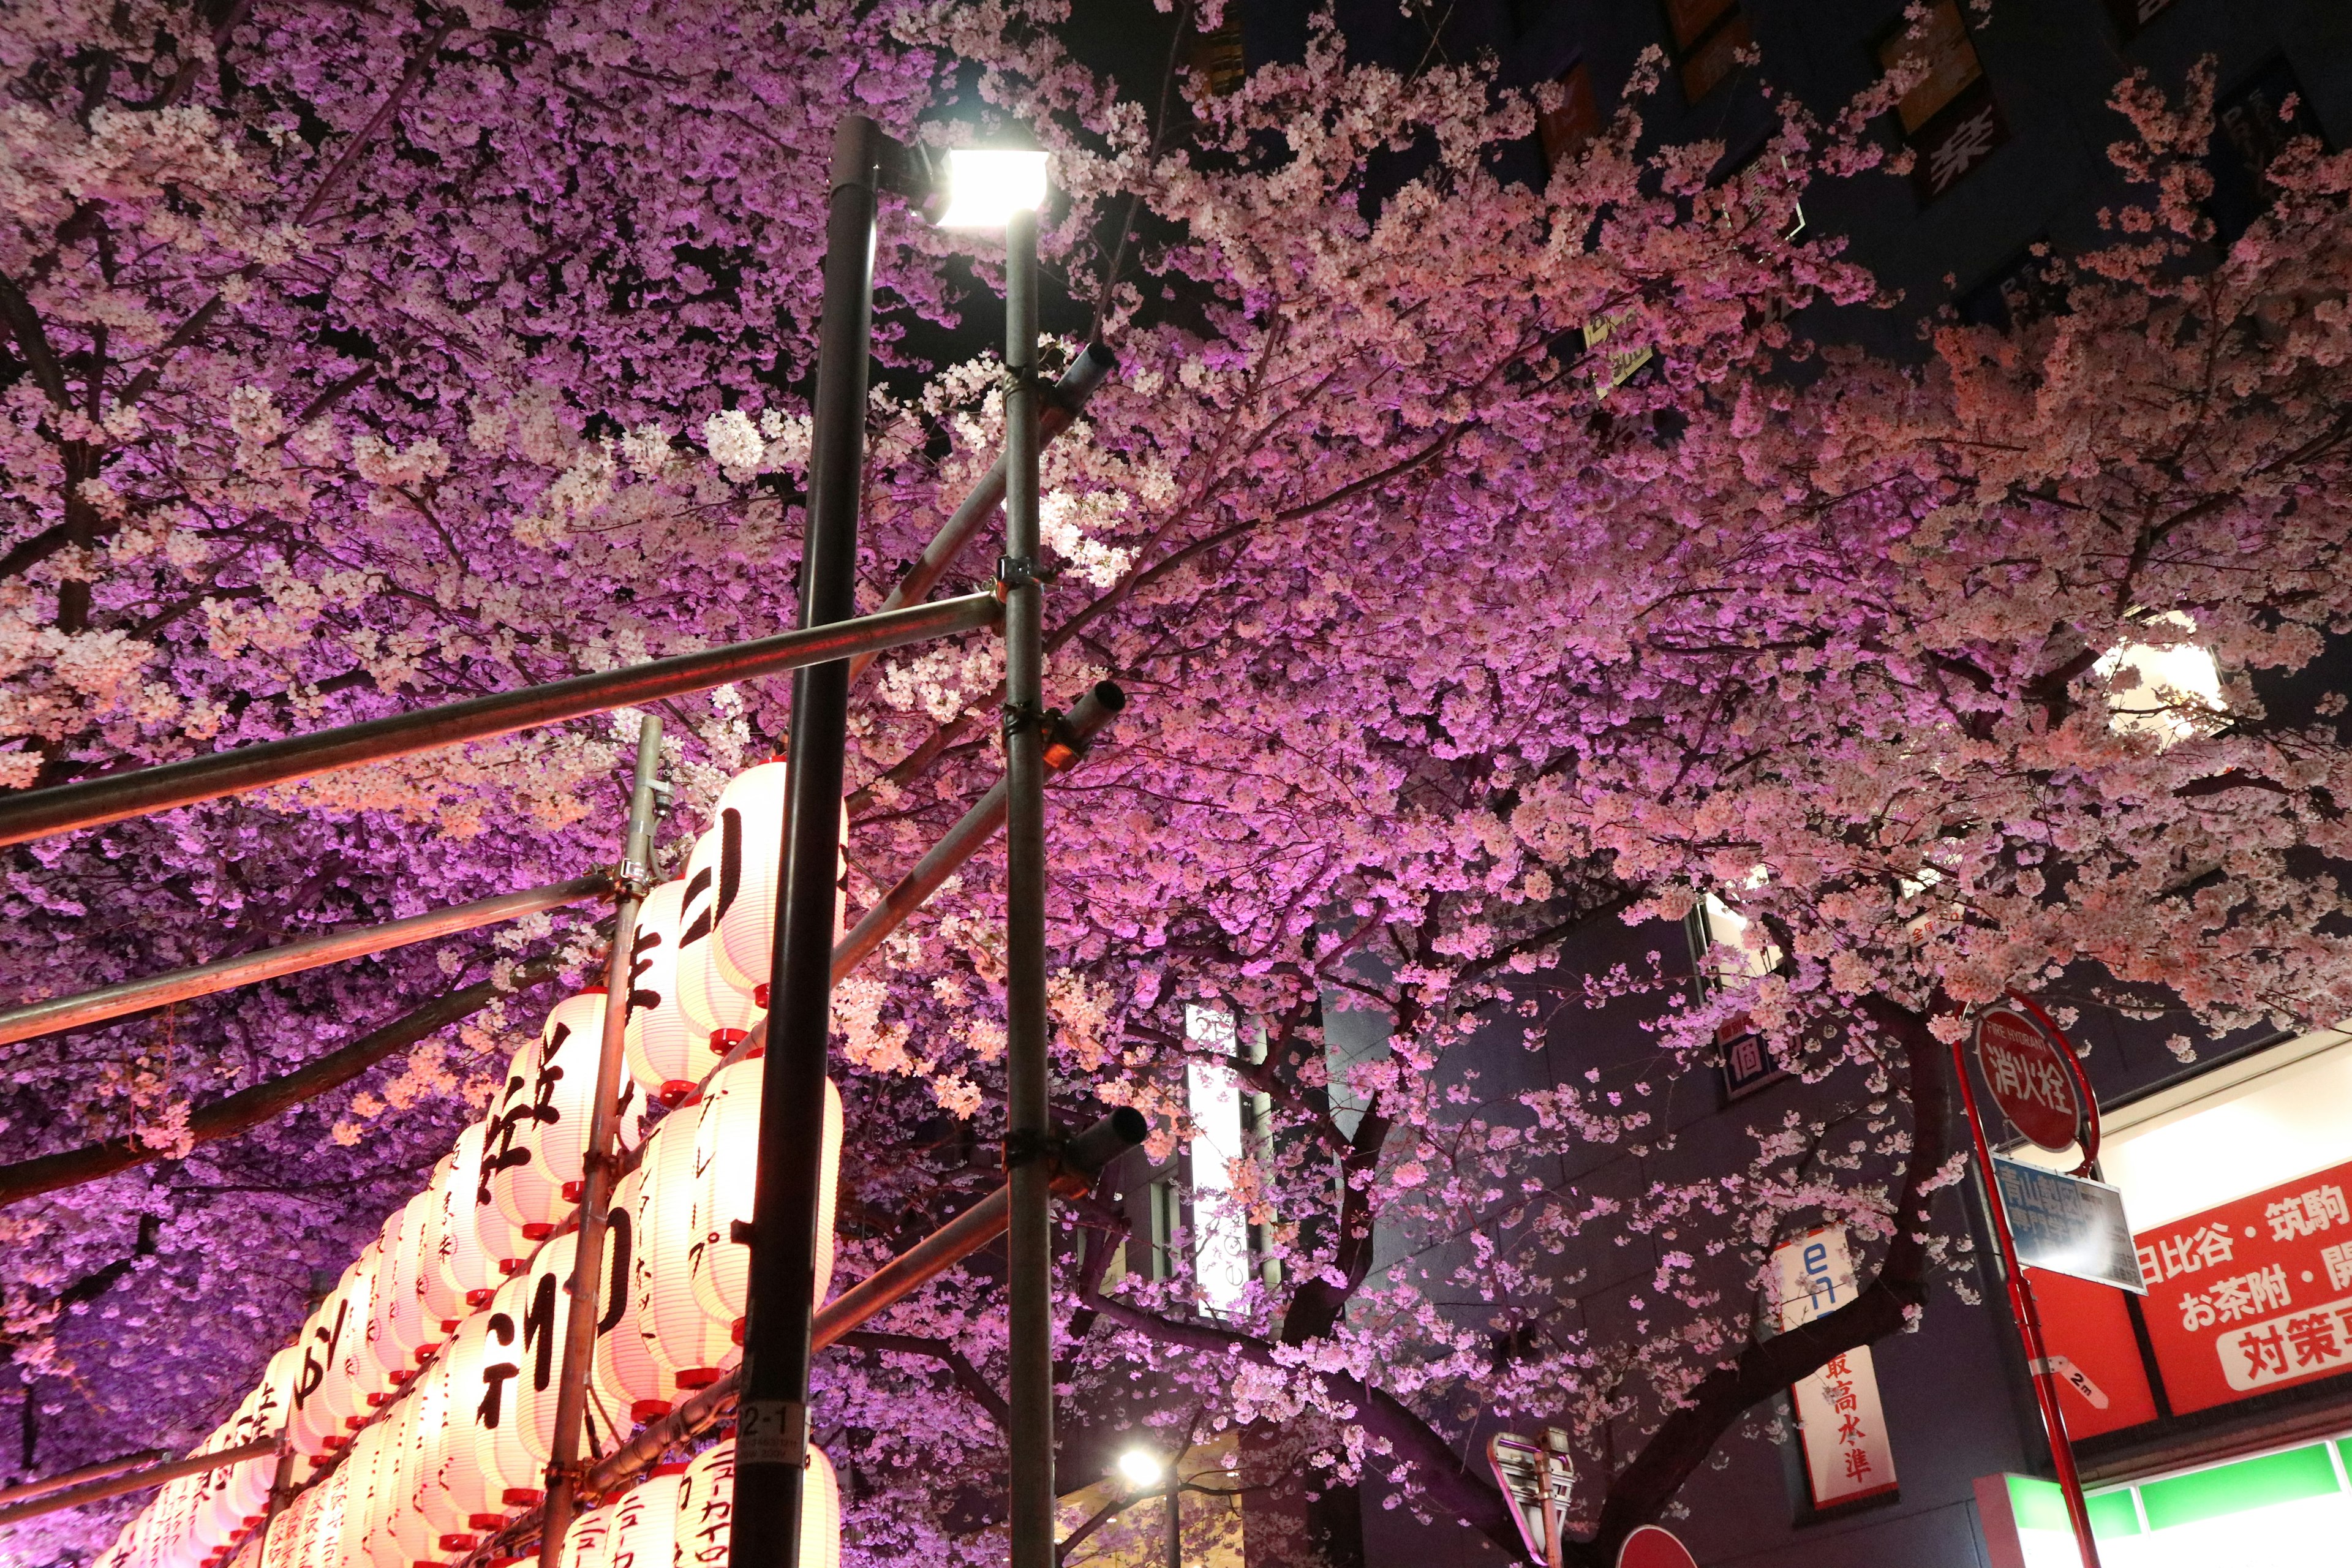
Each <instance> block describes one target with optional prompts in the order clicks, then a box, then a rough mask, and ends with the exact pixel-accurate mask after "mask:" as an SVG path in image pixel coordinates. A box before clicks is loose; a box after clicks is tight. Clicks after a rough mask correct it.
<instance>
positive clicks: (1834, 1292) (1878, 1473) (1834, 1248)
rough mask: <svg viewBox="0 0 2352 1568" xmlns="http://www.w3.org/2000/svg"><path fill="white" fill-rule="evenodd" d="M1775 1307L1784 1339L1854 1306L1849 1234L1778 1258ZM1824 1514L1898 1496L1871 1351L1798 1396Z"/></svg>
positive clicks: (1853, 1356) (1810, 1381) (1861, 1351)
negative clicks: (1847, 1505) (1850, 1303)
mask: <svg viewBox="0 0 2352 1568" xmlns="http://www.w3.org/2000/svg"><path fill="white" fill-rule="evenodd" d="M1772 1265H1773V1287H1774V1306H1775V1310H1776V1312H1777V1314H1778V1316H1779V1318H1780V1329H1781V1331H1782V1332H1786V1331H1789V1330H1790V1329H1793V1328H1795V1327H1797V1326H1798V1325H1799V1324H1800V1323H1809V1322H1811V1321H1813V1320H1814V1319H1815V1318H1818V1317H1820V1316H1822V1314H1823V1313H1825V1312H1830V1311H1832V1310H1836V1309H1837V1308H1840V1307H1843V1306H1844V1305H1845V1304H1846V1303H1847V1302H1848V1301H1851V1300H1853V1298H1854V1295H1855V1293H1856V1291H1855V1286H1854V1282H1853V1258H1852V1257H1850V1256H1849V1255H1848V1253H1847V1252H1846V1246H1845V1231H1844V1228H1843V1226H1824V1227H1822V1229H1819V1230H1811V1231H1807V1232H1806V1233H1805V1234H1804V1235H1802V1236H1801V1237H1797V1238H1796V1239H1795V1240H1793V1241H1787V1242H1783V1243H1782V1244H1781V1245H1780V1247H1777V1248H1775V1249H1774V1250H1773V1253H1772ZM1790 1396H1791V1398H1792V1400H1793V1401H1794V1403H1795V1405H1796V1407H1797V1425H1798V1427H1799V1430H1800V1433H1801V1436H1802V1438H1803V1441H1804V1446H1805V1479H1806V1481H1807V1483H1808V1484H1809V1485H1810V1486H1811V1489H1812V1495H1813V1506H1814V1507H1815V1508H1816V1509H1827V1508H1835V1507H1837V1506H1839V1505H1840V1504H1843V1503H1851V1502H1859V1501H1861V1500H1863V1499H1864V1498H1870V1497H1876V1496H1878V1495H1879V1494H1880V1493H1882V1492H1891V1491H1893V1490H1894V1489H1895V1451H1894V1449H1893V1448H1892V1447H1890V1446H1889V1444H1888V1443H1887V1440H1886V1416H1885V1412H1884V1411H1883V1410H1881V1409H1880V1407H1879V1403H1878V1374H1877V1372H1876V1371H1875V1369H1874V1367H1873V1365H1872V1363H1871V1358H1870V1347H1869V1346H1868V1345H1857V1346H1856V1347H1855V1348H1853V1350H1850V1351H1848V1352H1845V1354H1843V1355H1842V1356H1839V1357H1837V1358H1836V1359H1835V1360H1833V1361H1832V1362H1831V1363H1829V1364H1828V1365H1827V1366H1824V1367H1822V1369H1821V1371H1819V1372H1817V1373H1813V1374H1812V1375H1811V1377H1808V1378H1806V1379H1804V1380H1803V1381H1802V1382H1801V1383H1799V1384H1797V1386H1796V1387H1795V1388H1794V1389H1792V1390H1791V1391H1790Z"/></svg>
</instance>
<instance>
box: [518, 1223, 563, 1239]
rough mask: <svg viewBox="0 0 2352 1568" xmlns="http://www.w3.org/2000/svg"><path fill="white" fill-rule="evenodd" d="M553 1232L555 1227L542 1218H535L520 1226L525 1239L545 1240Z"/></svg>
mask: <svg viewBox="0 0 2352 1568" xmlns="http://www.w3.org/2000/svg"><path fill="white" fill-rule="evenodd" d="M554 1234H555V1227H554V1226H551V1225H550V1224H549V1223H548V1222H547V1221H545V1220H543V1219H535V1220H533V1221H531V1222H530V1224H529V1225H527V1226H523V1227H522V1238H523V1239H524V1240H525V1241H545V1240H546V1239H547V1238H548V1237H551V1236H553V1235H554Z"/></svg>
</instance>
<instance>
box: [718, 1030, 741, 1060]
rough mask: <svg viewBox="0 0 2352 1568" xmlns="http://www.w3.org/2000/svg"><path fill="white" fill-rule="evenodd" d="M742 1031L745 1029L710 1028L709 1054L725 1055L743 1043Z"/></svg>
mask: <svg viewBox="0 0 2352 1568" xmlns="http://www.w3.org/2000/svg"><path fill="white" fill-rule="evenodd" d="M744 1033H745V1031H743V1030H741V1029H713V1030H711V1031H710V1054H711V1055H713V1056H718V1057H723V1056H725V1055H726V1054H727V1053H728V1052H730V1051H731V1050H733V1049H734V1048H735V1047H737V1046H740V1045H741V1044H742V1043H743V1036H744Z"/></svg>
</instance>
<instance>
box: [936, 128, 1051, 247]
mask: <svg viewBox="0 0 2352 1568" xmlns="http://www.w3.org/2000/svg"><path fill="white" fill-rule="evenodd" d="M947 185H948V205H947V210H946V211H945V212H943V213H941V214H940V220H939V221H940V227H941V228H1003V226H1005V224H1006V222H1007V221H1008V220H1010V219H1011V218H1012V216H1013V214H1014V213H1016V212H1034V211H1036V210H1037V209H1038V208H1039V207H1041V206H1044V205H1045V153H1040V152H1036V151H1034V150H1032V149H1028V148H1014V147H953V148H950V149H949V151H948V179H947Z"/></svg>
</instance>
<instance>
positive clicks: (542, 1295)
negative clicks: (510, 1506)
mask: <svg viewBox="0 0 2352 1568" xmlns="http://www.w3.org/2000/svg"><path fill="white" fill-rule="evenodd" d="M579 1258H580V1233H579V1232H578V1231H574V1230H568V1231H565V1232H564V1233H563V1234H562V1236H559V1237H556V1238H555V1239H554V1240H552V1241H551V1242H549V1243H548V1244H547V1245H546V1246H545V1247H541V1248H540V1249H539V1254H538V1256H537V1257H535V1258H532V1259H531V1260H530V1268H529V1270H528V1271H527V1272H525V1274H524V1275H523V1277H522V1278H523V1287H524V1291H523V1300H524V1301H525V1303H526V1305H525V1311H526V1314H527V1316H526V1318H525V1320H524V1323H523V1335H522V1349H523V1358H522V1371H521V1372H520V1373H518V1374H517V1375H516V1377H515V1380H514V1384H513V1386H514V1389H515V1407H516V1411H517V1414H518V1415H519V1416H520V1422H521V1433H522V1441H523V1446H524V1447H527V1448H529V1449H530V1457H531V1458H534V1459H536V1460H538V1461H539V1462H540V1464H541V1465H542V1466H543V1465H545V1464H546V1463H547V1461H548V1460H549V1459H550V1458H552V1457H553V1454H554V1444H555V1405H556V1401H557V1400H558V1399H559V1398H560V1397H561V1396H562V1390H563V1346H564V1342H565V1340H566V1339H567V1338H569V1337H570V1333H571V1327H572V1268H573V1266H574V1265H576V1264H577V1263H578V1261H579Z"/></svg>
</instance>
